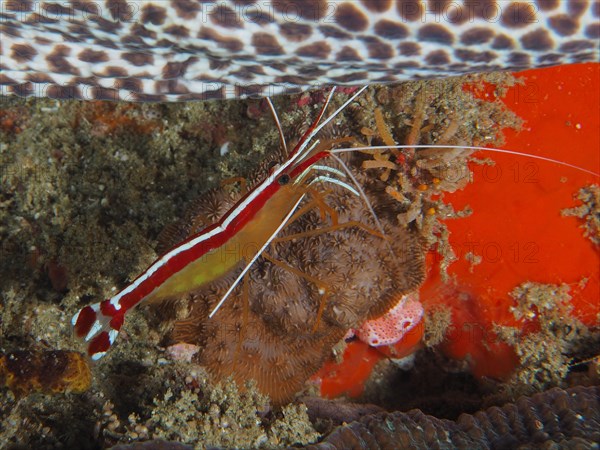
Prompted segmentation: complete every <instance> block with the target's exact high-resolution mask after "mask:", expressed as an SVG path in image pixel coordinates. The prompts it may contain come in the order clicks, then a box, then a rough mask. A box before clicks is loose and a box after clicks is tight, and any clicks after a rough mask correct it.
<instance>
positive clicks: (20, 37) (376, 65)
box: [0, 0, 600, 101]
mask: <svg viewBox="0 0 600 450" xmlns="http://www.w3.org/2000/svg"><path fill="white" fill-rule="evenodd" d="M0 5H1V8H0V27H1V38H2V39H1V41H0V42H1V43H0V94H3V95H10V94H17V95H21V96H40V97H51V98H80V99H111V100H130V101H184V100H193V99H211V98H237V97H246V96H251V95H274V94H278V93H282V92H289V91H292V90H300V89H307V88H310V87H316V86H319V85H324V84H326V85H334V84H335V85H358V84H365V83H375V82H390V81H396V80H403V79H411V78H412V79H415V78H426V77H443V76H448V75H455V74H462V73H466V72H480V71H492V70H520V69H525V68H530V67H542V66H549V65H556V64H565V63H572V62H581V61H597V60H598V55H599V47H600V44H599V41H600V2H598V1H597V0H571V1H562V0H535V1H533V0H529V1H510V0H502V1H494V0H460V1H456V0H455V1H450V0H428V1H418V0H360V1H358V0H355V1H326V0H270V1H266V0H262V1H252V0H217V1H200V0H155V1H127V0H96V1H94V0H60V1H56V0H39V1H35V0H0Z"/></svg>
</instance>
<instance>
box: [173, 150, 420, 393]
mask: <svg viewBox="0 0 600 450" xmlns="http://www.w3.org/2000/svg"><path fill="white" fill-rule="evenodd" d="M344 159H345V160H346V164H347V165H348V166H349V167H350V168H351V170H352V172H353V175H354V176H355V177H356V179H357V180H358V183H359V184H360V185H361V186H362V188H363V189H364V191H365V193H366V196H367V197H368V200H369V202H370V203H371V205H372V206H373V208H374V210H375V212H376V215H377V217H378V218H379V220H380V221H381V224H382V226H383V228H384V230H385V234H386V238H383V237H382V236H381V235H380V233H378V232H376V231H374V230H376V229H377V225H376V223H375V221H374V218H373V215H372V214H371V212H370V211H369V209H368V208H367V207H366V206H365V202H364V200H363V199H361V198H359V197H356V196H354V195H353V194H352V193H350V192H349V191H348V190H346V189H345V188H342V187H339V186H336V185H329V184H327V185H326V186H323V187H319V191H318V192H315V193H314V194H313V195H312V198H311V199H310V200H309V201H308V202H307V204H306V206H305V207H304V208H302V207H301V211H302V213H300V214H297V217H296V216H295V217H293V218H292V223H291V224H289V225H288V226H287V227H286V228H284V230H283V232H281V233H280V235H278V237H277V238H276V239H275V240H274V241H273V244H272V245H271V246H270V247H269V248H268V249H267V251H266V252H265V253H264V254H263V256H262V257H260V258H259V259H258V260H257V261H256V262H255V263H254V265H253V266H252V268H251V269H250V271H249V272H248V274H247V276H246V278H245V280H244V281H243V282H242V283H241V285H240V286H238V287H237V288H236V290H235V291H234V293H233V295H232V296H230V298H228V299H227V301H226V302H225V304H224V305H223V306H222V308H221V309H220V310H219V311H218V313H217V314H216V315H215V316H214V317H212V318H210V319H209V313H210V312H211V311H212V309H213V308H214V306H215V305H216V304H217V302H218V301H219V300H220V299H221V297H222V296H223V294H224V293H225V292H226V291H227V289H228V288H229V286H230V285H231V283H232V282H233V281H234V280H235V278H236V277H237V276H238V274H239V272H240V271H241V267H240V268H239V269H238V270H236V271H233V272H232V273H230V274H228V275H227V276H225V277H224V278H222V279H220V280H218V281H217V282H214V283H212V284H210V285H209V286H208V287H206V288H203V289H201V290H200V291H199V292H197V293H195V294H194V295H192V296H191V298H190V299H189V301H190V313H189V316H188V318H186V319H184V320H180V321H178V322H176V323H175V326H174V330H173V333H172V335H171V339H172V341H173V342H186V343H190V344H195V345H198V346H199V347H200V349H201V350H200V351H199V353H198V354H197V355H196V361H197V362H198V363H200V364H202V365H204V366H206V367H207V369H208V370H209V372H210V373H211V374H212V375H213V376H214V377H215V378H216V379H224V378H226V377H227V376H230V375H232V376H233V377H234V379H235V380H236V381H237V382H238V384H239V385H243V382H244V381H245V380H248V379H255V380H256V381H257V383H258V388H259V389H260V390H261V391H262V392H264V393H267V394H269V395H270V397H271V398H272V400H273V402H274V403H276V404H281V403H284V402H286V401H289V400H290V399H291V398H293V395H294V394H295V393H296V392H297V391H299V390H300V389H301V388H302V386H303V384H304V382H305V381H306V380H307V379H308V378H309V377H310V376H311V375H312V374H314V373H315V372H316V371H317V370H318V369H319V367H320V366H321V365H322V363H323V362H324V360H325V359H326V358H327V356H328V355H329V354H330V351H331V348H332V347H333V346H334V345H335V344H336V343H337V342H339V341H340V340H341V339H342V338H343V337H344V335H345V333H346V332H347V330H348V329H350V328H353V327H356V326H358V325H360V324H361V323H362V322H364V321H365V320H367V319H371V318H375V317H378V316H381V315H382V314H384V313H385V312H387V311H388V310H389V309H391V308H392V307H393V306H394V305H395V303H396V302H397V301H398V295H400V294H404V293H407V292H410V291H412V290H414V289H415V288H416V287H418V286H419V285H420V283H421V282H422V280H423V277H424V251H423V246H422V243H421V241H420V238H419V237H417V234H416V233H414V232H412V231H410V230H409V229H406V228H402V227H399V226H398V219H397V215H398V213H399V212H400V211H398V210H397V209H398V206H397V205H398V202H395V201H394V200H393V199H392V198H391V197H390V196H389V195H387V194H386V192H385V188H386V183H384V182H382V181H380V180H377V179H373V178H372V177H368V176H367V175H366V174H365V171H364V170H362V169H361V168H360V167H361V163H362V161H363V160H364V159H365V156H364V155H363V156H356V155H353V156H350V157H345V158H344ZM329 165H330V166H334V167H335V166H336V165H335V164H329ZM265 175H266V172H264V171H262V173H259V174H258V176H257V178H260V177H264V176H265ZM234 201H235V199H234V198H232V196H231V194H230V193H229V191H228V190H227V189H222V190H219V191H215V192H212V193H210V194H209V195H207V196H205V197H204V198H203V199H202V200H201V201H199V202H198V203H197V204H196V205H195V206H194V209H193V211H191V212H190V214H189V215H188V216H187V217H186V218H185V219H184V220H182V222H181V224H180V225H179V227H176V228H175V229H171V230H170V232H169V233H167V234H169V235H170V236H171V239H175V240H178V239H181V238H182V237H185V236H187V235H190V234H193V233H195V232H197V231H199V230H200V229H202V228H203V227H204V226H206V225H207V224H209V223H210V222H211V220H210V219H209V218H214V217H215V216H218V215H219V214H220V213H222V211H224V210H227V209H228V208H229V207H230V206H231V205H232V204H233V203H234ZM327 208H331V210H330V211H329V212H328V214H323V211H324V209H327ZM332 217H333V218H334V219H332ZM336 219H337V220H336ZM336 223H337V224H336ZM191 224H193V225H191Z"/></svg>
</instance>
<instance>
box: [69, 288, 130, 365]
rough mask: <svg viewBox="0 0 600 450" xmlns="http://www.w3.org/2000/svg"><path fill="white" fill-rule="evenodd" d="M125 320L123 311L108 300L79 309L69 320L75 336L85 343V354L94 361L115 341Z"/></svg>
mask: <svg viewBox="0 0 600 450" xmlns="http://www.w3.org/2000/svg"><path fill="white" fill-rule="evenodd" d="M124 320H125V311H124V310H123V309H117V308H115V306H114V305H113V304H112V303H111V301H110V300H104V301H103V302H100V303H94V304H93V305H89V306H86V307H84V308H81V309H80V310H79V311H78V312H77V314H75V315H74V316H73V318H72V319H71V323H72V324H73V329H74V331H75V336H77V338H79V339H82V340H83V341H85V342H87V353H88V355H89V356H90V357H91V358H92V359H93V360H94V361H97V360H98V359H100V358H102V357H103V356H104V355H105V354H106V352H107V351H108V349H109V348H110V346H111V345H113V343H114V342H115V340H116V339H117V335H118V334H119V330H120V329H121V327H122V326H123V321H124Z"/></svg>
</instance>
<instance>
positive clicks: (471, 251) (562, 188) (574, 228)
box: [317, 64, 600, 397]
mask: <svg viewBox="0 0 600 450" xmlns="http://www.w3.org/2000/svg"><path fill="white" fill-rule="evenodd" d="M516 76H517V77H518V78H520V79H521V80H522V81H523V84H518V85H516V86H514V87H512V88H510V89H509V91H508V93H507V95H506V96H505V97H504V98H503V99H502V101H503V102H504V103H505V104H506V105H507V106H508V108H510V109H511V110H512V111H514V112H515V113H516V114H517V115H518V116H520V117H521V118H522V119H523V120H524V124H523V128H522V130H520V131H517V132H515V131H513V130H505V132H504V135H505V138H506V143H505V145H504V146H503V148H504V149H510V150H515V151H519V152H524V153H529V154H535V155H541V156H544V157H547V158H552V159H556V160H560V161H564V162H567V163H569V164H574V165H576V166H579V167H583V168H586V169H588V170H591V171H594V172H600V132H599V130H600V110H599V108H598V105H599V104H600V64H579V65H572V66H561V67H554V68H548V69H536V70H529V71H525V72H521V73H518V74H516ZM477 95H478V96H480V97H481V98H483V99H487V98H489V100H490V101H493V100H495V97H494V96H493V89H492V88H490V89H484V90H483V91H478V93H477ZM476 156H478V157H480V158H490V159H493V160H494V162H495V164H494V165H477V164H472V165H471V170H472V171H473V173H474V177H473V179H474V182H473V183H471V184H469V185H468V186H467V187H466V188H465V189H463V190H460V191H458V192H455V193H453V194H450V195H447V196H446V197H445V201H446V202H448V203H452V205H453V206H454V208H455V210H457V211H459V210H462V209H463V208H465V207H467V206H469V207H470V208H471V209H472V210H473V214H471V215H470V216H468V217H464V218H460V219H456V220H448V221H447V222H446V224H447V226H448V228H449V230H450V232H451V234H450V244H451V245H452V247H453V249H454V251H455V253H456V256H457V258H458V259H457V261H455V262H454V263H452V264H451V265H450V266H449V268H448V274H449V275H450V277H451V281H450V282H448V283H444V282H443V281H442V279H441V276H440V270H439V262H440V261H439V257H437V255H434V254H433V253H432V254H430V255H429V266H428V267H429V276H428V279H427V281H426V283H425V285H424V286H423V287H422V288H421V291H420V296H421V301H422V302H423V304H424V306H425V308H426V309H431V308H435V307H437V306H439V305H444V306H445V307H448V308H450V310H451V314H452V327H451V328H450V330H449V333H448V334H447V336H446V339H445V341H444V342H443V343H442V348H443V350H444V352H445V353H446V354H447V355H448V356H450V357H453V358H458V359H463V358H467V357H468V358H469V361H470V363H471V368H472V370H473V373H474V374H475V375H477V376H491V377H497V378H502V377H505V376H507V375H508V374H510V372H511V371H512V370H513V368H514V367H515V365H516V364H517V362H518V358H517V356H516V354H515V352H514V349H513V348H512V347H511V346H509V345H508V344H506V343H504V342H498V341H497V338H496V335H495V334H494V332H493V327H494V325H495V324H497V325H505V326H515V327H519V328H520V329H521V332H522V333H525V334H526V333H527V332H528V331H530V330H531V331H534V330H535V326H536V325H535V322H532V321H527V320H523V319H520V320H517V319H516V318H515V315H514V314H513V312H512V310H511V307H513V306H514V305H515V300H514V298H512V297H511V296H510V292H511V291H513V290H514V289H515V288H516V287H517V286H519V285H521V284H523V283H525V282H527V281H531V282H535V283H542V284H553V285H560V284H563V283H564V284H567V285H568V286H569V288H570V290H569V295H571V296H572V300H571V305H572V307H573V309H572V314H573V315H574V316H575V317H577V318H578V319H580V320H581V321H582V322H583V323H584V324H585V325H587V326H593V325H596V326H597V325H598V317H600V316H599V314H600V299H599V297H600V294H599V292H600V286H599V267H600V254H599V251H598V247H597V246H595V245H594V243H592V241H591V240H590V239H589V238H587V237H585V236H584V230H583V228H582V225H583V220H582V219H580V218H577V217H564V216H562V215H561V211H562V210H564V209H566V208H571V207H574V206H578V205H580V204H581V202H579V201H578V200H576V199H575V196H576V195H577V192H578V191H579V189H581V188H583V187H585V186H587V185H590V184H594V183H595V184H597V183H598V181H599V180H598V178H597V177H596V176H594V175H591V174H587V173H583V172H581V171H578V170H575V169H572V168H569V167H565V166H562V165H559V164H555V163H552V162H546V161H541V160H537V159H531V158H527V157H523V156H516V155H504V154H496V153H494V154H491V153H485V154H483V153H479V154H476ZM527 327H529V328H527ZM422 334H423V327H422V326H421V327H416V328H415V329H414V330H413V331H412V332H411V333H410V334H409V335H408V336H407V337H406V338H405V339H403V340H402V341H401V342H399V343H398V344H396V346H395V347H394V348H393V349H391V350H390V348H384V351H383V352H382V351H381V348H380V349H375V348H369V347H368V346H367V345H366V344H364V343H361V342H351V343H350V344H349V345H348V346H347V348H346V350H345V352H344V355H343V362H342V363H340V364H337V363H333V362H330V363H327V364H326V365H325V367H324V368H323V369H322V370H321V371H320V372H319V374H318V375H317V378H318V379H319V380H320V381H321V393H322V394H323V395H325V396H329V397H333V396H336V395H340V394H342V393H346V394H348V395H350V396H357V395H360V394H361V392H362V390H363V384H364V382H365V380H366V378H367V377H368V376H369V374H370V372H371V370H372V368H373V366H374V365H375V364H376V363H377V362H378V361H379V360H380V359H382V358H384V357H385V356H384V353H387V354H388V355H389V354H390V353H391V352H394V353H395V355H394V357H396V358H397V357H402V356H406V355H408V354H410V353H411V352H413V351H414V350H415V349H417V348H418V347H419V341H420V339H421V337H422Z"/></svg>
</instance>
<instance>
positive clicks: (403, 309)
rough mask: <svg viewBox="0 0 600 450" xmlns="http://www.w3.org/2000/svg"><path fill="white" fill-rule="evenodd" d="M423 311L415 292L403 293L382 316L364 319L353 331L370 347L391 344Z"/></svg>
mask: <svg viewBox="0 0 600 450" xmlns="http://www.w3.org/2000/svg"><path fill="white" fill-rule="evenodd" d="M423 313H424V310H423V306H422V305H421V303H420V302H419V294H418V293H417V292H414V293H411V294H407V295H403V296H402V297H401V298H400V301H399V302H398V304H397V305H396V306H394V307H393V308H392V309H390V310H389V311H388V312H387V313H385V314H384V315H383V316H381V317H379V318H377V319H373V320H368V321H366V322H365V323H364V324H363V325H362V326H361V327H360V328H359V329H357V330H355V333H356V336H357V337H358V338H359V339H360V340H361V341H363V342H365V343H366V344H369V345H370V346H372V347H380V346H382V345H393V344H395V343H396V342H399V341H400V340H401V339H402V337H403V336H404V335H405V334H406V333H407V332H409V331H410V330H412V329H413V328H414V327H415V326H416V325H417V324H418V323H419V322H420V321H421V319H422V318H423Z"/></svg>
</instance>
